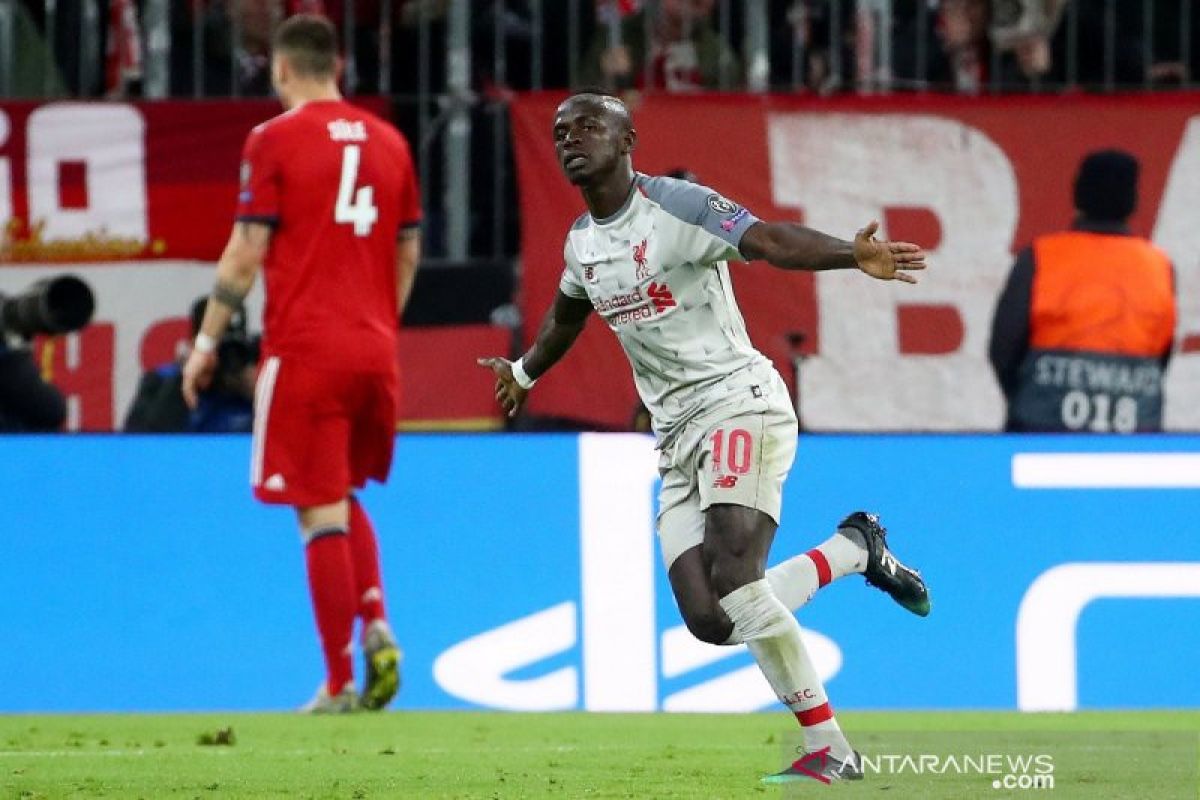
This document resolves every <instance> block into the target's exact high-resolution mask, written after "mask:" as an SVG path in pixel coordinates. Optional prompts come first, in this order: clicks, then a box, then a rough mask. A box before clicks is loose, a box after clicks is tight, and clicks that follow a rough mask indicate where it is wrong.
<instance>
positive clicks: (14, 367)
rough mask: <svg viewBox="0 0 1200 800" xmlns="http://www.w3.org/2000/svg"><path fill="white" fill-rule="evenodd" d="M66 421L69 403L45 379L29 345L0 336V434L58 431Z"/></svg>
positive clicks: (22, 341) (16, 339)
mask: <svg viewBox="0 0 1200 800" xmlns="http://www.w3.org/2000/svg"><path fill="white" fill-rule="evenodd" d="M66 419H67V401H66V400H65V399H64V398H63V396H62V392H60V391H59V390H58V389H57V388H55V387H54V386H53V385H52V384H50V383H47V382H46V381H45V380H43V379H42V375H41V373H40V372H39V371H38V368H37V364H36V363H34V360H33V353H32V351H31V350H30V348H29V343H28V342H27V341H25V340H23V339H20V338H15V337H12V336H5V335H0V432H8V433H13V432H37V431H57V430H60V429H61V428H62V426H63V422H65V421H66Z"/></svg>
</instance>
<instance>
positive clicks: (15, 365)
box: [0, 275, 96, 433]
mask: <svg viewBox="0 0 1200 800" xmlns="http://www.w3.org/2000/svg"><path fill="white" fill-rule="evenodd" d="M95 308H96V302H95V298H94V297H93V296H92V290H91V289H89V288H88V286H87V284H86V283H84V282H83V281H81V280H79V279H78V278H76V277H74V276H71V275H60V276H58V277H55V278H47V279H45V280H41V281H38V282H37V283H35V284H33V285H32V286H30V287H29V288H28V289H26V290H25V291H24V292H22V293H21V294H19V295H13V296H5V295H0V432H30V433H32V432H38V431H57V430H61V429H62V426H63V423H64V422H65V421H66V418H67V403H66V399H65V398H64V397H63V395H62V392H60V391H59V390H58V389H56V388H55V387H54V386H52V385H51V384H49V383H47V382H46V381H45V380H44V379H43V378H42V375H41V372H40V371H39V370H38V368H37V364H35V363H34V360H33V352H32V350H31V349H30V345H29V343H30V340H31V339H33V337H34V336H37V335H38V334H46V335H51V336H53V335H57V334H62V333H69V332H71V331H77V330H79V329H81V328H83V327H84V326H86V325H87V324H88V323H89V322H91V319H92V312H93V311H95Z"/></svg>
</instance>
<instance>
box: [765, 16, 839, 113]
mask: <svg viewBox="0 0 1200 800" xmlns="http://www.w3.org/2000/svg"><path fill="white" fill-rule="evenodd" d="M771 13H772V15H773V17H772V22H773V23H775V24H772V25H771V28H770V34H769V36H770V42H771V56H770V58H771V81H772V83H774V84H776V85H784V86H789V87H791V88H793V89H799V88H804V89H807V90H808V91H811V92H816V93H818V94H828V93H830V92H835V91H839V90H841V89H843V88H845V86H846V85H847V84H848V83H849V81H847V73H848V72H849V71H851V70H852V69H853V67H854V64H855V46H854V45H855V41H854V37H855V22H856V15H855V4H854V3H852V2H842V3H838V4H833V3H831V2H830V0H787V2H786V3H784V4H782V5H781V4H780V3H779V2H778V0H776V2H774V3H772V5H771ZM835 14H837V16H836V17H835ZM776 20H778V21H779V22H782V21H786V23H787V24H786V25H784V24H778V23H777V22H776ZM835 39H836V41H835Z"/></svg>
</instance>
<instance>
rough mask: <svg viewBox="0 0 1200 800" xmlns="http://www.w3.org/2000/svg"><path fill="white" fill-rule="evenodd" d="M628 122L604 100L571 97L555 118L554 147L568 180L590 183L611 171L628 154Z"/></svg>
mask: <svg viewBox="0 0 1200 800" xmlns="http://www.w3.org/2000/svg"><path fill="white" fill-rule="evenodd" d="M626 133H627V131H626V130H625V125H624V124H623V123H622V121H621V120H620V119H619V118H617V117H615V116H614V115H613V114H612V113H611V112H610V111H608V109H606V108H605V107H604V104H603V103H600V102H597V101H594V100H589V99H587V98H581V99H571V100H568V101H567V102H565V103H563V104H562V105H561V106H559V109H558V114H557V115H556V116H555V118H554V147H555V150H556V151H557V153H558V164H559V166H560V167H562V171H563V174H564V175H566V176H567V180H569V181H570V182H571V183H573V184H575V185H576V186H587V185H589V184H591V183H592V182H593V181H595V180H598V179H600V178H602V177H604V176H606V175H609V174H611V173H612V171H613V170H614V169H615V168H616V166H617V165H618V164H619V163H620V161H621V159H622V158H624V157H625V156H626V155H628V148H627V143H626Z"/></svg>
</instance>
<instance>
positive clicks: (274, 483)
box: [263, 473, 287, 492]
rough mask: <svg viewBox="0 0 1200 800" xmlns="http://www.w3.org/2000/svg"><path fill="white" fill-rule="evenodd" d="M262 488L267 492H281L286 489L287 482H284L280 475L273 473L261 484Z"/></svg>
mask: <svg viewBox="0 0 1200 800" xmlns="http://www.w3.org/2000/svg"><path fill="white" fill-rule="evenodd" d="M263 488H264V489H266V490H267V491H269V492H282V491H284V490H285V489H287V482H286V481H284V479H283V476H282V475H280V474H279V473H275V474H274V475H272V476H271V477H269V478H267V480H266V482H265V483H264V484H263Z"/></svg>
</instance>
